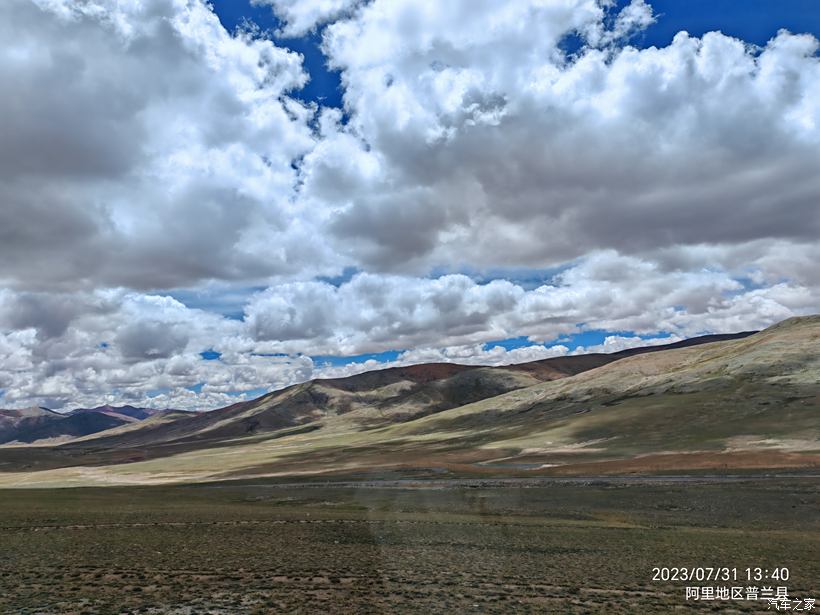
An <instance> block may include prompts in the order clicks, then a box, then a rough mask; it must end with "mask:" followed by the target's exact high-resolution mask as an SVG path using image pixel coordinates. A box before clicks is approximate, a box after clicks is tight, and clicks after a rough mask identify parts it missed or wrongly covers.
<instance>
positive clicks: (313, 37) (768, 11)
mask: <svg viewBox="0 0 820 615" xmlns="http://www.w3.org/2000/svg"><path fill="white" fill-rule="evenodd" d="M211 4H212V5H213V7H214V11H215V12H216V14H217V15H218V16H219V19H220V21H221V22H222V24H223V25H224V26H225V27H226V28H227V29H229V30H233V29H235V28H237V27H238V26H241V25H242V24H243V23H244V21H245V20H248V21H251V22H253V23H255V24H257V25H258V26H259V27H260V28H262V29H263V30H269V31H270V32H271V33H274V32H276V31H277V30H279V29H280V28H281V26H282V23H281V22H280V20H279V19H277V18H276V15H275V14H274V13H273V11H272V10H271V8H270V7H268V6H264V5H253V4H251V3H250V2H249V1H248V0H211ZM626 4H628V0H619V2H618V4H617V6H618V7H623V6H624V5H626ZM650 4H651V5H652V7H653V9H654V10H655V13H656V14H657V21H656V22H655V23H654V24H653V25H651V26H650V27H649V28H648V29H646V30H645V31H643V32H641V33H640V34H639V35H638V36H636V37H634V38H633V39H632V40H631V43H632V44H633V45H635V46H637V47H649V46H653V45H654V46H657V47H664V46H666V45H668V44H669V43H670V42H671V41H672V38H674V36H675V34H677V33H678V32H680V31H681V30H686V31H687V32H689V33H690V34H692V35H693V36H702V35H703V34H704V33H706V32H711V31H714V30H719V31H721V32H723V33H724V34H727V35H729V36H734V37H737V38H740V39H742V40H744V41H746V42H749V43H753V44H756V45H765V44H766V42H767V41H768V40H769V39H771V38H772V37H774V36H775V35H776V34H777V32H778V30H780V29H782V28H785V29H787V30H790V31H792V32H795V33H801V32H809V33H813V34H815V35H820V3H818V2H817V1H816V0H685V1H682V0H653V1H652V2H651V3H650ZM322 31H323V28H319V29H317V30H316V31H315V32H313V33H311V34H310V35H309V36H305V37H301V38H292V37H288V38H286V37H275V36H274V40H276V42H277V44H279V45H281V46H284V47H287V48H289V49H292V50H293V51H297V52H299V53H301V54H302V55H303V56H304V58H305V68H306V69H307V71H308V72H309V74H310V77H311V80H310V82H309V83H308V85H307V86H305V88H304V89H303V90H302V91H300V92H298V93H297V96H298V97H299V98H301V99H302V100H305V101H315V102H317V103H319V104H322V105H327V106H334V107H341V106H342V86H341V82H340V79H339V72H338V71H330V70H328V69H327V66H326V64H327V58H326V57H325V56H324V54H323V53H322V51H321V35H322Z"/></svg>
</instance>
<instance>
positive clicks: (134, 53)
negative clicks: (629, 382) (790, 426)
mask: <svg viewBox="0 0 820 615" xmlns="http://www.w3.org/2000/svg"><path fill="white" fill-rule="evenodd" d="M647 3H648V4H647ZM331 5H332V6H333V7H337V8H338V7H340V6H341V7H343V9H344V10H343V11H342V12H341V13H339V12H334V10H335V9H333V10H330V12H328V7H329V6H331ZM604 5H612V3H610V2H606V1H604V0H565V1H562V2H556V3H550V2H537V1H535V0H517V1H516V2H510V3H503V2H498V3H493V2H487V3H481V6H482V9H481V10H480V11H477V10H476V8H475V7H476V6H477V3H475V2H473V1H472V0H448V1H447V2H438V1H437V0H368V1H367V2H357V1H356V0H334V2H332V3H328V2H325V1H323V0H300V1H298V2H293V1H291V0H258V1H257V2H256V3H251V2H250V1H249V0H210V2H207V1H206V0H190V1H189V2H173V1H172V0H142V1H141V2H117V1H116V0H98V2H96V3H95V10H93V11H89V10H87V7H85V5H83V4H82V3H72V2H65V3H63V2H54V3H37V2H34V1H33V0H7V1H6V2H3V3H0V54H2V55H3V57H4V58H7V60H8V61H7V62H5V63H4V67H3V68H4V70H3V71H0V88H2V89H3V91H4V92H5V91H9V92H14V96H13V97H8V96H7V97H0V115H2V117H3V118H4V126H6V127H8V130H6V131H5V132H4V138H3V140H2V141H0V160H2V161H3V164H2V165H0V166H2V173H0V200H2V202H3V203H4V205H3V207H1V208H0V239H2V241H0V391H2V397H3V405H4V406H8V407H18V406H20V407H23V406H28V405H33V404H38V405H47V406H53V405H56V406H59V405H60V404H62V405H74V406H88V407H91V406H96V405H99V404H100V403H103V402H105V403H130V404H133V405H140V404H150V405H154V406H162V407H180V408H186V409H205V408H216V407H220V406H223V405H227V404H229V403H233V402H235V401H236V399H237V398H242V396H245V397H247V396H252V395H256V394H259V393H260V392H264V391H267V390H272V389H277V388H281V387H284V386H288V385H290V384H293V383H295V382H301V381H304V380H306V379H310V378H317V377H338V376H344V375H345V374H349V373H353V372H355V371H358V370H361V369H363V368H369V367H372V366H374V365H396V364H405V363H410V362H427V361H454V362H461V363H473V364H486V363H491V364H503V363H506V362H515V361H526V360H535V359H539V358H545V357H548V356H554V355H556V354H559V353H562V352H574V351H576V350H577V349H579V348H584V349H593V350H601V349H606V350H618V349H620V348H625V347H629V346H634V345H636V344H644V343H647V344H651V343H660V342H662V341H664V340H672V339H679V338H685V337H691V336H695V335H699V334H702V333H723V332H731V331H741V330H753V329H760V328H763V327H766V326H769V325H771V324H773V323H775V322H778V321H780V320H782V319H784V318H788V317H790V316H795V315H801V314H808V313H816V312H820V277H818V275H817V266H816V263H817V262H818V261H820V212H819V211H818V208H817V203H818V202H820V175H819V174H818V173H817V169H818V168H820V108H818V105H817V99H818V96H820V57H819V56H818V48H820V43H818V41H817V40H816V39H815V38H813V37H812V36H806V35H805V34H806V33H808V34H811V35H814V36H820V2H819V1H817V0H709V1H706V0H686V1H683V0H654V1H651V0H618V2H617V3H615V4H614V5H612V6H611V10H609V12H608V13H606V14H604V13H602V11H601V7H602V6H604ZM67 16H68V17H70V18H67ZM169 29H170V30H172V31H173V32H172V33H173V36H167V35H168V33H169ZM684 30H685V31H687V32H688V33H689V37H684V36H679V37H676V34H678V33H679V32H680V31H684ZM781 30H786V31H788V32H791V33H792V34H782V35H778V32H779V31H781ZM250 31H253V32H255V34H254V35H253V36H250V37H249V36H247V35H246V34H242V33H243V32H244V33H247V32H250ZM282 32H291V33H297V34H299V35H298V36H284V35H282V34H281V33H282ZM719 33H723V34H719ZM730 37H734V38H730ZM739 41H740V42H739ZM562 50H563V51H564V53H563V54H562V53H561V51H562ZM289 52H298V54H301V56H298V57H297V56H296V55H295V54H294V53H289ZM567 52H569V54H568V55H567ZM331 60H332V65H333V66H335V67H337V68H338V70H333V71H330V70H328V68H327V67H328V65H329V62H330V61H331ZM305 73H307V74H308V75H309V76H310V81H309V83H308V84H307V85H306V86H304V87H302V86H301V83H302V81H303V77H304V74H305ZM342 83H344V84H345V85H344V87H346V88H348V89H347V90H346V91H344V90H343V86H342ZM55 92H59V95H55ZM343 95H345V96H344V101H345V109H344V111H342V101H343Z"/></svg>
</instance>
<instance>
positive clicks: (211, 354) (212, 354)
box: [199, 348, 222, 361]
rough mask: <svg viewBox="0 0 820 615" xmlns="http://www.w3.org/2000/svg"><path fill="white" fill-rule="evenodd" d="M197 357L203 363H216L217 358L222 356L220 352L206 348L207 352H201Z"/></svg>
mask: <svg viewBox="0 0 820 615" xmlns="http://www.w3.org/2000/svg"><path fill="white" fill-rule="evenodd" d="M199 356H200V357H202V358H203V359H204V360H205V361H218V360H219V357H221V356H222V353H221V352H217V351H216V350H214V349H213V348H208V350H203V351H202V352H200V353H199Z"/></svg>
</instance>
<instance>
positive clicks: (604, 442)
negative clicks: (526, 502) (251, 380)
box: [0, 316, 820, 485]
mask: <svg viewBox="0 0 820 615" xmlns="http://www.w3.org/2000/svg"><path fill="white" fill-rule="evenodd" d="M672 346H673V347H653V348H650V349H635V350H630V351H625V352H623V353H616V354H613V355H583V356H578V357H561V358H558V359H548V360H545V361H539V362H536V363H530V364H524V365H514V366H506V367H503V368H482V367H469V366H456V365H423V366H413V367H407V368H394V369H391V370H381V371H376V372H369V373H366V374H361V375H359V376H354V377H351V378H345V379H337V380H319V381H311V382H308V383H304V384H301V385H296V386H294V387H289V388H288V389H285V390H282V391H278V392H275V393H271V394H268V395H266V396H263V397H261V398H259V399H257V400H253V401H250V402H244V403H241V404H236V405H234V406H230V407H228V408H223V409H221V410H217V411H213V412H209V413H202V414H197V415H193V416H185V417H182V418H179V419H177V420H168V421H157V422H155V423H154V424H150V421H149V422H146V423H145V424H144V425H133V426H127V427H119V428H118V429H116V430H113V431H112V432H103V433H101V434H98V435H97V437H90V438H85V439H84V440H82V441H75V442H69V443H67V444H64V445H62V446H57V447H53V448H52V449H45V448H41V449H39V452H38V453H37V454H36V455H35V454H28V455H26V454H25V451H24V449H17V450H16V451H14V453H11V452H10V451H11V449H0V484H15V485H38V484H61V485H64V484H98V483H109V482H114V483H121V484H130V483H144V482H148V483H151V482H178V481H183V482H184V481H201V480H221V479H227V478H244V477H252V476H266V475H278V476H294V475H317V474H319V475H350V474H368V475H369V474H372V473H374V472H375V473H384V472H389V473H394V474H395V473H397V474H399V475H410V476H413V475H417V474H418V473H430V472H434V473H442V472H443V473H455V474H469V475H476V474H477V475H509V474H515V475H532V474H544V473H548V474H579V473H580V474H585V473H586V474H605V473H623V472H657V471H676V470H680V471H692V470H717V471H727V470H738V469H744V468H805V467H817V466H818V463H820V443H818V438H819V437H820V434H819V433H818V429H819V428H820V412H819V411H820V316H815V317H804V318H796V319H790V320H788V321H785V322H783V323H781V324H779V325H776V326H774V327H771V328H769V329H766V330H765V331H762V332H759V333H756V334H752V335H750V334H741V335H737V336H730V337H728V338H727V337H725V336H722V337H717V338H714V337H712V338H707V339H703V338H696V339H695V340H688V341H686V342H683V343H678V344H675V345H672ZM24 466H25V467H24ZM21 470H25V471H24V472H21Z"/></svg>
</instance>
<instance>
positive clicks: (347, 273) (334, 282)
mask: <svg viewBox="0 0 820 615" xmlns="http://www.w3.org/2000/svg"><path fill="white" fill-rule="evenodd" d="M360 272H361V269H359V268H358V267H345V268H344V269H343V270H342V272H341V273H340V274H339V275H335V276H324V275H320V276H317V277H316V280H317V281H319V282H325V283H327V284H330V285H331V286H335V287H336V288H338V287H339V286H341V285H342V284H347V283H348V282H350V280H352V279H353V276H354V275H356V274H357V273H360Z"/></svg>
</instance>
